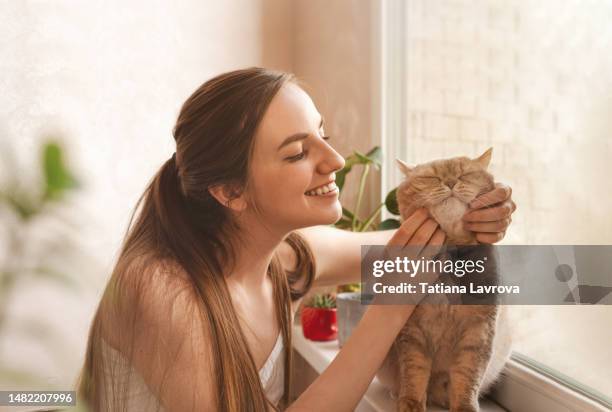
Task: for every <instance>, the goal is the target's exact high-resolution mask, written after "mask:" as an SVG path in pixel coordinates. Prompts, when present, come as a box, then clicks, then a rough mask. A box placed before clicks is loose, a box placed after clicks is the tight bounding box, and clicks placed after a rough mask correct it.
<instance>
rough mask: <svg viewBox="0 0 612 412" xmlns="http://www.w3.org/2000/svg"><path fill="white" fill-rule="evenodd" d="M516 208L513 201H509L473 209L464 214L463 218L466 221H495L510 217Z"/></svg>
mask: <svg viewBox="0 0 612 412" xmlns="http://www.w3.org/2000/svg"><path fill="white" fill-rule="evenodd" d="M514 209H515V208H514V207H513V202H512V201H507V202H504V203H502V204H501V205H499V206H496V207H491V208H488V209H476V210H472V211H471V212H468V213H466V214H465V215H463V220H465V221H466V222H495V221H497V220H503V219H507V218H509V217H510V215H511V214H512V212H514Z"/></svg>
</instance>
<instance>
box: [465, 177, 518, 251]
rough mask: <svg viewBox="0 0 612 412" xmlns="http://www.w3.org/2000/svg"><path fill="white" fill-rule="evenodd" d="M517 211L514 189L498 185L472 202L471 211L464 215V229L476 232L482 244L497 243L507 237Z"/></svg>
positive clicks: (501, 184)
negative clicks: (513, 215) (513, 197)
mask: <svg viewBox="0 0 612 412" xmlns="http://www.w3.org/2000/svg"><path fill="white" fill-rule="evenodd" d="M515 210H516V204H515V203H514V202H513V201H512V188H511V187H510V186H507V185H504V184H503V183H496V184H495V189H493V190H491V191H490V192H487V193H484V194H482V195H480V196H478V197H477V198H476V199H474V200H472V201H471V202H470V210H468V211H467V212H466V213H465V215H463V221H464V226H463V227H464V228H465V229H466V230H470V231H472V232H475V234H476V240H478V241H479V242H480V243H496V242H499V241H500V240H502V239H503V238H504V236H505V235H506V230H507V229H508V226H510V223H512V217H511V216H512V213H514V211H515Z"/></svg>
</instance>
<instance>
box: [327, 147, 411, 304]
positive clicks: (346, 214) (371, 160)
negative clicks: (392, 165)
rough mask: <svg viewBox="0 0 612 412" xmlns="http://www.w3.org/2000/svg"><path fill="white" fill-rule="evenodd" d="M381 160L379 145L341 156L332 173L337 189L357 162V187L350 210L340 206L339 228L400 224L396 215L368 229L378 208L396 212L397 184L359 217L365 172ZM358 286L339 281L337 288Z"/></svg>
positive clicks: (358, 287) (359, 229) (350, 289)
mask: <svg viewBox="0 0 612 412" xmlns="http://www.w3.org/2000/svg"><path fill="white" fill-rule="evenodd" d="M381 163H382V151H381V149H380V147H378V146H375V147H374V148H373V149H372V150H370V151H369V152H367V153H366V154H362V153H360V152H358V151H354V152H353V154H351V155H350V156H348V157H347V158H346V159H345V165H344V168H343V169H342V170H340V171H339V172H338V173H336V185H337V186H338V189H339V191H340V193H342V189H343V187H344V183H345V181H346V176H347V175H348V174H349V173H350V172H351V171H352V170H353V168H354V167H355V166H361V167H362V170H361V176H360V178H359V189H358V191H357V197H356V201H355V207H354V208H353V210H352V211H351V210H349V209H347V208H346V207H343V208H342V218H340V220H339V221H337V222H336V223H335V224H334V226H335V227H337V228H339V229H346V230H350V231H353V232H366V231H369V230H387V229H396V228H398V227H399V226H400V222H399V219H397V218H388V219H385V220H383V221H382V222H380V223H379V224H378V225H376V229H372V227H373V223H374V221H375V220H376V218H378V215H379V214H380V212H381V211H382V209H383V207H385V208H386V209H387V211H388V212H389V213H390V214H392V215H395V216H398V215H399V210H398V206H397V197H396V193H397V188H394V189H393V190H391V191H390V192H389V193H387V196H385V201H384V202H382V203H380V204H379V205H378V206H377V207H376V209H374V211H373V212H372V213H370V215H369V216H367V217H366V218H365V219H361V218H360V217H359V216H360V214H359V212H360V208H361V202H362V199H363V196H364V194H365V190H366V181H367V177H368V174H369V173H370V170H371V168H372V167H373V168H375V169H376V170H380V166H381ZM359 290H361V284H360V283H352V284H348V285H342V286H340V287H339V288H338V291H339V292H357V291H359Z"/></svg>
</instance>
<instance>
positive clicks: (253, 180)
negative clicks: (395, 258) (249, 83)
mask: <svg viewBox="0 0 612 412" xmlns="http://www.w3.org/2000/svg"><path fill="white" fill-rule="evenodd" d="M323 126H324V125H323V119H322V117H321V114H320V113H319V112H318V111H317V109H316V107H315V105H314V103H313V102H312V100H311V99H310V97H309V96H308V94H307V93H306V92H304V90H302V89H301V88H300V87H299V86H297V85H295V84H294V83H287V84H285V85H284V86H283V87H281V89H280V90H279V91H278V93H277V94H276V96H275V97H274V99H273V100H272V102H271V103H270V106H269V107H268V110H267V111H266V113H265V115H264V117H263V119H262V121H261V123H260V125H259V128H258V131H257V133H256V135H255V144H254V148H253V156H252V160H251V171H250V172H251V174H250V181H249V186H250V189H249V193H250V196H251V197H252V199H253V200H254V201H255V202H256V204H257V207H258V210H259V211H260V213H261V215H260V216H259V218H260V219H265V220H266V223H269V224H271V225H272V226H273V227H275V228H277V229H278V230H282V231H284V232H290V231H292V230H295V229H298V228H301V227H307V226H314V225H321V224H332V223H334V222H336V221H338V219H340V217H341V216H342V207H341V205H340V202H339V200H338V189H337V188H336V186H335V184H334V183H333V182H334V180H335V172H336V171H338V170H340V169H342V167H344V159H343V158H342V156H340V155H339V154H338V153H337V152H336V151H335V150H334V149H333V148H332V147H331V146H330V145H329V143H328V141H327V138H328V137H327V136H326V135H325V132H324V128H323ZM325 192H327V193H325Z"/></svg>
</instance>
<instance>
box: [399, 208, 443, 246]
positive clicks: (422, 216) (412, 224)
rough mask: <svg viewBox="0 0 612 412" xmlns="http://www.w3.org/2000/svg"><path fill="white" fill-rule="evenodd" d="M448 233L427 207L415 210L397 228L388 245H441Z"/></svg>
mask: <svg viewBox="0 0 612 412" xmlns="http://www.w3.org/2000/svg"><path fill="white" fill-rule="evenodd" d="M445 239H446V234H445V233H444V232H443V231H442V229H440V227H439V225H438V222H436V221H435V220H434V219H433V218H431V216H430V215H429V212H428V211H427V209H425V208H420V209H417V210H415V211H414V212H413V213H412V214H411V215H410V216H408V217H407V218H406V220H404V222H403V223H402V225H401V226H400V227H399V228H398V229H397V231H396V232H395V234H394V235H393V237H392V238H391V239H390V240H389V242H388V243H387V246H402V247H403V246H421V247H425V246H428V245H431V246H439V245H443V244H444V240H445Z"/></svg>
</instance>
